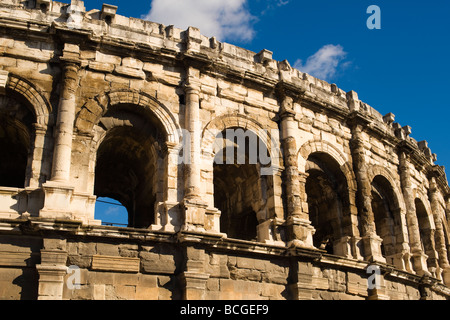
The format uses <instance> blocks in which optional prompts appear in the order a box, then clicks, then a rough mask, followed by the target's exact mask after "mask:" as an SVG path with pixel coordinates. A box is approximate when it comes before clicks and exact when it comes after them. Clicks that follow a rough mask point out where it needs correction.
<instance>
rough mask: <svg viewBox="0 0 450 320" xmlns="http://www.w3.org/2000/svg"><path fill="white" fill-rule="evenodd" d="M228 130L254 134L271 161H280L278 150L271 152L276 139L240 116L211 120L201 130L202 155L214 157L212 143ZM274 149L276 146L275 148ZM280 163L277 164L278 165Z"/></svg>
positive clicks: (250, 120)
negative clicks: (241, 130)
mask: <svg viewBox="0 0 450 320" xmlns="http://www.w3.org/2000/svg"><path fill="white" fill-rule="evenodd" d="M228 128H241V129H244V130H250V131H252V132H253V133H255V134H256V135H257V136H258V138H259V139H261V141H262V142H263V143H264V145H265V146H266V148H267V150H268V151H269V153H270V157H271V159H272V160H274V161H275V162H276V161H281V159H282V155H281V151H280V150H279V148H278V150H272V147H273V143H272V142H273V141H274V142H279V139H277V137H273V136H272V134H271V132H268V131H267V129H266V127H264V126H263V125H262V124H261V123H259V122H258V121H256V120H255V119H252V118H251V117H248V116H245V115H241V114H225V115H222V116H220V117H217V118H214V119H213V120H211V121H210V122H209V123H208V124H207V125H206V126H205V127H204V129H203V132H202V138H201V147H202V152H203V153H204V154H209V155H211V156H214V141H215V139H216V136H217V135H218V134H219V133H220V132H222V131H224V130H226V129H228ZM275 147H276V146H275ZM279 163H280V162H278V164H279Z"/></svg>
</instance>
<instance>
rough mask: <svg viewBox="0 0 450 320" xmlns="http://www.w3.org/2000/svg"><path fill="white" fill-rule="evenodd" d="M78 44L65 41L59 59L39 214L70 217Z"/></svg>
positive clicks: (72, 189)
mask: <svg viewBox="0 0 450 320" xmlns="http://www.w3.org/2000/svg"><path fill="white" fill-rule="evenodd" d="M79 54H80V52H79V47H78V46H77V45H72V44H65V46H64V50H63V56H62V57H61V63H62V68H63V78H62V87H61V93H60V99H59V105H58V116H57V122H56V128H55V130H56V135H55V144H54V149H53V162H52V177H51V180H50V181H47V182H46V183H45V184H44V185H43V190H44V193H45V201H44V208H43V209H42V210H41V211H40V216H41V217H46V218H56V217H58V218H67V219H70V218H72V213H70V200H71V198H72V195H73V191H74V188H73V186H71V185H70V181H69V180H70V166H71V158H72V139H73V128H74V121H75V108H76V91H77V88H78V80H79V77H78V71H79V67H80V64H79Z"/></svg>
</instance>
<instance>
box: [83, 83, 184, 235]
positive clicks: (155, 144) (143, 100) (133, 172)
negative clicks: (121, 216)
mask: <svg viewBox="0 0 450 320" xmlns="http://www.w3.org/2000/svg"><path fill="white" fill-rule="evenodd" d="M75 127H76V129H77V130H78V134H80V135H87V136H91V137H92V144H91V155H90V160H89V161H90V165H89V168H90V171H89V185H90V187H89V190H90V192H92V193H94V194H95V195H97V196H101V197H108V198H112V199H114V200H117V201H119V202H120V203H122V204H123V205H124V207H125V208H126V209H127V211H128V223H129V225H130V226H133V227H143V228H147V227H150V226H151V225H153V224H155V223H159V222H160V221H161V219H162V218H161V214H163V212H162V211H163V208H164V202H165V201H169V200H170V201H172V202H173V201H174V199H167V197H169V192H168V190H167V181H168V179H174V180H176V179H178V166H177V167H176V168H175V169H172V168H173V166H171V165H170V164H171V163H174V162H175V163H176V161H174V160H177V159H173V157H174V152H173V149H174V148H175V147H177V146H179V142H180V138H181V129H180V128H179V125H178V124H177V122H176V120H175V118H174V116H173V115H172V113H171V112H170V111H169V110H168V109H167V108H166V107H165V106H164V105H163V104H161V103H159V102H158V101H157V100H156V99H155V98H153V97H151V96H149V95H148V94H146V93H143V92H140V91H113V92H108V93H105V94H101V95H99V96H97V97H95V98H93V99H90V100H89V101H87V102H86V103H85V104H84V106H83V107H82V109H81V110H80V112H79V113H78V115H77V117H76V121H75ZM127 144H128V145H129V146H130V148H129V150H125V149H124V148H122V149H124V151H123V152H121V151H120V150H116V151H115V150H114V148H113V146H114V145H117V146H122V147H124V146H126V145H127ZM117 149H118V148H117ZM170 150H172V151H170ZM108 155H110V156H108ZM108 157H109V158H116V159H126V161H122V162H120V163H119V162H117V163H116V164H108V163H109V162H112V160H111V161H109V160H108ZM126 164H130V165H129V166H128V165H126ZM114 165H117V166H119V165H120V168H123V170H124V171H123V172H124V174H123V175H122V176H124V177H128V178H129V181H124V183H121V181H119V180H117V179H116V180H114V181H112V180H111V181H109V180H108V178H107V177H108V172H110V171H111V170H113V169H111V168H112V167H113V166H114ZM125 167H126V168H125ZM108 168H109V169H108ZM99 181H102V182H101V184H98V183H97V182H99ZM146 181H147V183H146ZM105 184H109V185H111V186H113V187H111V188H109V187H106V186H105ZM120 184H122V185H127V186H129V187H130V186H133V190H132V191H127V190H122V189H120V187H119V185H120ZM119 189H120V190H119ZM111 190H112V191H111ZM129 194H135V196H136V198H135V199H137V200H133V199H129V198H128V197H127V195H129ZM139 199H141V200H139ZM161 210H162V211H161ZM166 223H167V221H166Z"/></svg>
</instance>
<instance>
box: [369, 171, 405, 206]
mask: <svg viewBox="0 0 450 320" xmlns="http://www.w3.org/2000/svg"><path fill="white" fill-rule="evenodd" d="M368 176H369V180H370V181H373V179H374V178H375V177H376V176H382V177H383V178H384V179H386V180H387V181H388V182H389V184H390V186H391V187H392V188H393V194H394V196H395V197H394V199H393V200H394V201H395V205H396V206H397V207H398V208H399V209H400V210H401V213H402V214H405V212H406V204H405V202H404V200H403V197H402V193H401V191H400V190H401V187H400V185H399V184H400V182H399V181H400V179H395V178H394V175H393V174H392V172H391V171H390V170H389V169H387V168H385V167H382V166H379V165H374V166H371V167H370V168H369V170H368Z"/></svg>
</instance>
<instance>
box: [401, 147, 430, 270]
mask: <svg viewBox="0 0 450 320" xmlns="http://www.w3.org/2000/svg"><path fill="white" fill-rule="evenodd" d="M399 160H400V165H399V171H400V182H401V186H402V191H403V198H404V199H405V206H406V223H407V225H408V234H409V245H410V250H411V259H412V264H413V267H414V270H415V271H416V273H417V274H418V275H430V273H429V271H428V267H427V258H428V256H427V255H426V254H425V253H424V252H423V250H422V246H421V241H420V230H419V222H418V219H417V212H416V204H415V201H414V196H413V188H412V183H411V173H410V169H409V161H408V155H407V153H406V152H404V151H401V152H400V155H399Z"/></svg>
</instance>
